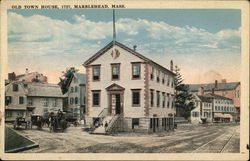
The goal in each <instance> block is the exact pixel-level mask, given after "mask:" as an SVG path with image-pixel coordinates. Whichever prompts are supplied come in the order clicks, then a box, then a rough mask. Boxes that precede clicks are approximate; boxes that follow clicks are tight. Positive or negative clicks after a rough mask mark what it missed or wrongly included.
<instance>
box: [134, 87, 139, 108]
mask: <svg viewBox="0 0 250 161" xmlns="http://www.w3.org/2000/svg"><path fill="white" fill-rule="evenodd" d="M140 92H141V90H140V89H132V106H134V107H136V106H140Z"/></svg>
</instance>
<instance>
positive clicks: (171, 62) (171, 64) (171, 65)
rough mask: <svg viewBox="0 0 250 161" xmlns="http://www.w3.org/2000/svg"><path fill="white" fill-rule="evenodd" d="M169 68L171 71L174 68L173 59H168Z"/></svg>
mask: <svg viewBox="0 0 250 161" xmlns="http://www.w3.org/2000/svg"><path fill="white" fill-rule="evenodd" d="M170 70H171V71H173V70H174V64H173V60H171V61H170Z"/></svg>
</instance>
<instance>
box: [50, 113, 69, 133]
mask: <svg viewBox="0 0 250 161" xmlns="http://www.w3.org/2000/svg"><path fill="white" fill-rule="evenodd" d="M65 116H66V115H65V113H63V112H58V113H53V112H52V113H50V114H49V120H50V132H52V131H54V132H56V131H61V132H64V130H65V129H66V128H67V127H68V122H67V120H66V117H65Z"/></svg>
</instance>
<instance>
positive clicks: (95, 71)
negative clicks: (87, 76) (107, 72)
mask: <svg viewBox="0 0 250 161" xmlns="http://www.w3.org/2000/svg"><path fill="white" fill-rule="evenodd" d="M100 74H101V67H100V65H95V66H93V80H94V81H99V80H100Z"/></svg>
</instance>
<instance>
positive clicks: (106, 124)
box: [104, 121, 108, 131]
mask: <svg viewBox="0 0 250 161" xmlns="http://www.w3.org/2000/svg"><path fill="white" fill-rule="evenodd" d="M104 126H105V131H106V129H107V127H108V123H107V121H105V125H104Z"/></svg>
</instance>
